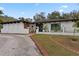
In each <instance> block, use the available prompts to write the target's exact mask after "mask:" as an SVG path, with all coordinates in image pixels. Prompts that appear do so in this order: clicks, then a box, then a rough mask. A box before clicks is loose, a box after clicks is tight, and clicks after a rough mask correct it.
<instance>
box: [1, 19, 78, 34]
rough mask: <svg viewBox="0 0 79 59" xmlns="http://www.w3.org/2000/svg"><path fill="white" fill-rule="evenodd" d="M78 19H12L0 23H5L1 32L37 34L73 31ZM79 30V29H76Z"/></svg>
mask: <svg viewBox="0 0 79 59" xmlns="http://www.w3.org/2000/svg"><path fill="white" fill-rule="evenodd" d="M77 20H78V19H53V20H46V21H36V22H27V21H19V20H18V21H11V22H3V23H0V24H2V25H3V28H2V29H1V33H21V34H28V33H33V32H34V33H36V34H56V33H58V34H59V33H62V34H63V33H73V32H74V27H73V25H74V23H75V21H77ZM76 32H77V31H76Z"/></svg>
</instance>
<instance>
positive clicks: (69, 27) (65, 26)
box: [61, 21, 74, 33]
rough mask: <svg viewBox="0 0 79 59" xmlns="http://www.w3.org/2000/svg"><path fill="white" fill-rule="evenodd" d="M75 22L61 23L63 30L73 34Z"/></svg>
mask: <svg viewBox="0 0 79 59" xmlns="http://www.w3.org/2000/svg"><path fill="white" fill-rule="evenodd" d="M73 25H74V22H72V21H68V22H61V28H62V29H63V32H68V33H71V32H73V31H74V27H73Z"/></svg>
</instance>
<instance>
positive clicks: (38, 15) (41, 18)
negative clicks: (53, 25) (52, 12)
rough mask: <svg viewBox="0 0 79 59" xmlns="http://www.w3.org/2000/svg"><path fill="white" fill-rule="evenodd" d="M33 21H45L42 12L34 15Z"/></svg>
mask: <svg viewBox="0 0 79 59" xmlns="http://www.w3.org/2000/svg"><path fill="white" fill-rule="evenodd" d="M33 19H34V20H35V21H43V20H45V19H46V18H45V13H44V12H40V13H39V14H38V13H36V15H35V16H33Z"/></svg>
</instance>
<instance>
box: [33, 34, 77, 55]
mask: <svg viewBox="0 0 79 59" xmlns="http://www.w3.org/2000/svg"><path fill="white" fill-rule="evenodd" d="M50 37H51V36H50V35H40V34H39V35H33V36H32V38H33V39H35V40H36V41H37V42H38V44H39V45H40V46H42V47H43V48H44V49H45V50H46V51H47V53H48V55H50V56H52V55H53V56H76V55H78V54H76V53H73V52H72V51H69V50H67V49H65V48H63V47H61V46H59V45H57V44H56V43H54V42H52V41H51V40H50ZM54 38H55V37H54ZM56 38H57V37H56Z"/></svg>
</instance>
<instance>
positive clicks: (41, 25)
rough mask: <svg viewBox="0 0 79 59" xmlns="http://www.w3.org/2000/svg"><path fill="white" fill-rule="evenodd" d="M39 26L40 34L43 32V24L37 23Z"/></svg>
mask: <svg viewBox="0 0 79 59" xmlns="http://www.w3.org/2000/svg"><path fill="white" fill-rule="evenodd" d="M37 26H38V27H39V32H43V24H42V23H37Z"/></svg>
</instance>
